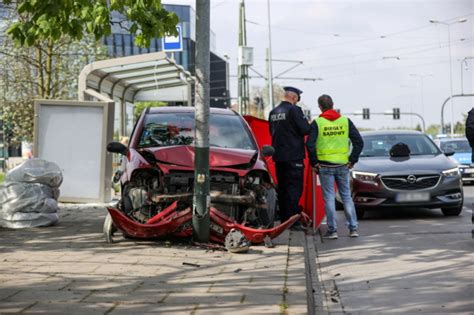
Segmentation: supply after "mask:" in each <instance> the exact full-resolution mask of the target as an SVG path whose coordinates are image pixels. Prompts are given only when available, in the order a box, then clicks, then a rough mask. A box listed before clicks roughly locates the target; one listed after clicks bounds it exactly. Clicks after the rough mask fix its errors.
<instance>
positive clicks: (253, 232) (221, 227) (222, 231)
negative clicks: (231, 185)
mask: <svg viewBox="0 0 474 315" xmlns="http://www.w3.org/2000/svg"><path fill="white" fill-rule="evenodd" d="M210 214H211V236H213V238H212V240H214V241H218V242H220V243H223V242H224V240H225V236H226V235H227V234H228V233H229V232H230V230H232V229H238V230H240V231H241V232H242V234H244V236H245V237H246V238H247V239H248V240H249V241H250V242H251V243H252V244H261V243H263V242H264V239H265V236H267V235H268V236H269V237H270V238H271V239H273V238H275V237H277V236H278V235H280V234H281V233H283V231H284V230H286V229H287V228H288V227H290V226H292V225H293V223H295V222H296V221H298V220H299V219H300V217H301V215H299V214H295V215H294V216H292V217H290V218H289V219H288V220H286V221H285V222H283V223H282V224H280V225H278V226H276V227H274V228H272V229H256V228H251V227H248V226H244V225H242V224H238V223H237V222H235V221H234V220H232V219H231V218H230V217H228V216H227V215H225V214H224V213H222V212H220V211H219V210H217V209H215V208H212V207H211V213H210ZM212 223H214V225H212ZM213 227H214V228H213ZM216 227H218V228H216Z"/></svg>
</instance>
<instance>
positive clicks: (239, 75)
mask: <svg viewBox="0 0 474 315" xmlns="http://www.w3.org/2000/svg"><path fill="white" fill-rule="evenodd" d="M196 1H198V0H196ZM243 8H244V1H243V0H242V2H241V3H240V5H239V39H238V43H239V47H240V46H242V32H243V27H242V24H243V23H244V21H242V19H243V14H242V11H243ZM239 53H240V51H239ZM242 81H243V80H242V66H241V65H240V64H239V65H237V82H238V83H237V103H238V106H239V113H240V114H241V115H243V114H244V108H243V100H242V94H243V93H242V92H243V82H242Z"/></svg>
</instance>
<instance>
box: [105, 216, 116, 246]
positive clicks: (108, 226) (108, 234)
mask: <svg viewBox="0 0 474 315" xmlns="http://www.w3.org/2000/svg"><path fill="white" fill-rule="evenodd" d="M103 232H104V237H105V242H107V243H109V244H112V243H114V238H113V237H114V233H115V232H117V228H116V227H115V225H114V222H113V221H112V217H111V216H110V213H108V214H107V216H106V217H105V221H104V227H103Z"/></svg>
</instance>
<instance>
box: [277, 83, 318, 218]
mask: <svg viewBox="0 0 474 315" xmlns="http://www.w3.org/2000/svg"><path fill="white" fill-rule="evenodd" d="M284 90H285V91H291V92H294V93H296V94H298V95H300V94H301V93H302V91H300V90H298V89H296V88H293V87H285V88H284ZM268 121H269V122H270V134H271V135H272V146H273V147H274V148H275V154H274V155H273V160H274V161H275V166H276V175H277V180H278V190H277V191H278V206H279V210H280V220H281V222H284V221H286V220H288V219H289V218H290V217H291V216H292V215H294V214H297V213H299V212H300V211H299V208H298V201H299V199H300V197H301V194H302V193H303V175H304V164H303V160H304V158H305V146H304V136H305V135H307V134H308V133H309V130H310V125H309V123H308V122H307V120H306V118H305V117H304V114H303V111H302V110H301V108H300V107H299V106H296V105H292V104H291V103H289V102H286V101H283V102H281V103H280V105H278V106H277V107H276V108H274V109H273V110H272V111H271V112H270V116H269V119H268Z"/></svg>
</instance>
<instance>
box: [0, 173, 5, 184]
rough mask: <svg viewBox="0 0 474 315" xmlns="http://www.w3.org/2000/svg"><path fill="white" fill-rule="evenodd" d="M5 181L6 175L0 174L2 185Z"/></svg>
mask: <svg viewBox="0 0 474 315" xmlns="http://www.w3.org/2000/svg"><path fill="white" fill-rule="evenodd" d="M4 181H5V174H4V173H0V184H1V183H3V182H4Z"/></svg>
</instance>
